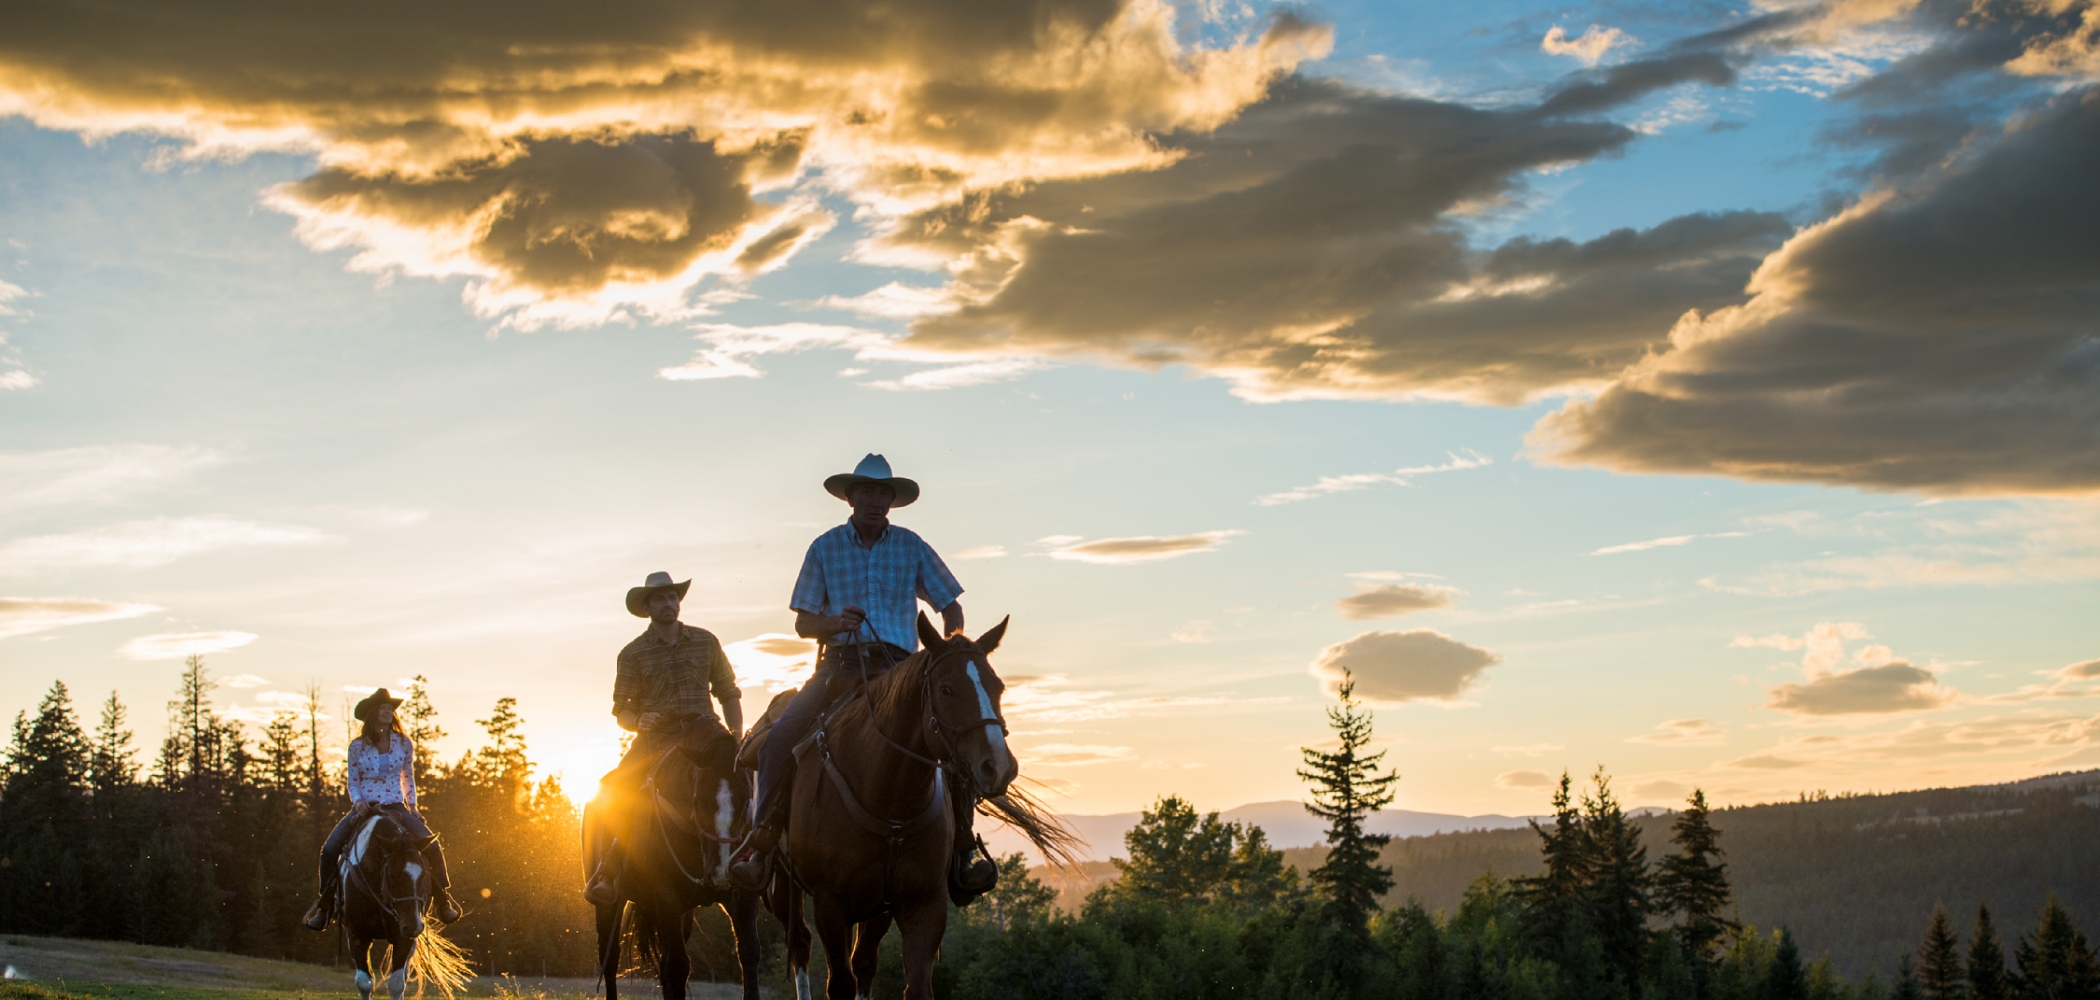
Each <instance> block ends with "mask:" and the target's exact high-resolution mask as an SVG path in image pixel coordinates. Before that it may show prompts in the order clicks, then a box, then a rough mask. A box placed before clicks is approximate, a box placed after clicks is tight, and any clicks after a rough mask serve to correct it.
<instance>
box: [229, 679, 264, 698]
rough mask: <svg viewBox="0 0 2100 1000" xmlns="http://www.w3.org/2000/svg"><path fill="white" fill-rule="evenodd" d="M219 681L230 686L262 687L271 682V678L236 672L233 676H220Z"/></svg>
mask: <svg viewBox="0 0 2100 1000" xmlns="http://www.w3.org/2000/svg"><path fill="white" fill-rule="evenodd" d="M219 683H220V684H223V685H225V686H227V687H230V688H254V687H262V686H264V685H266V684H268V683H270V679H269V678H267V677H258V676H256V675H254V674H235V675H233V676H231V677H222V678H220V679H219ZM259 697H260V696H258V698H259Z"/></svg>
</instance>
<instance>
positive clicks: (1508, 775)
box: [1495, 771, 1553, 788]
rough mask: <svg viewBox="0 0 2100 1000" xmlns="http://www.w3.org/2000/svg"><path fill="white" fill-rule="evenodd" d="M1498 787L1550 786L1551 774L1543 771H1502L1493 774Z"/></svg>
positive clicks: (1551, 783)
mask: <svg viewBox="0 0 2100 1000" xmlns="http://www.w3.org/2000/svg"><path fill="white" fill-rule="evenodd" d="M1495 785H1496V786H1497V787H1499V788H1551V787H1553V776H1552V775H1550V774H1547V773H1546V772H1544V771H1504V772H1502V773H1501V774H1498V775H1496V776H1495Z"/></svg>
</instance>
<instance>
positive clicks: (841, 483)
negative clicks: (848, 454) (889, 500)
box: [824, 452, 919, 507]
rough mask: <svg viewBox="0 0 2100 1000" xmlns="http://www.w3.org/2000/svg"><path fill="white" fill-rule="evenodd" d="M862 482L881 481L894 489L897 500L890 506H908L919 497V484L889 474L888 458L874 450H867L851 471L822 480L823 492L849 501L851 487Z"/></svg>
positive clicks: (851, 491)
mask: <svg viewBox="0 0 2100 1000" xmlns="http://www.w3.org/2000/svg"><path fill="white" fill-rule="evenodd" d="M862 483H881V484H882V485H884V486H887V487H889V488H890V489H893V490H896V491H897V502H896V503H893V504H891V505H890V506H892V507H909V506H911V502H912V501H914V500H917V499H918V498H919V484H918V483H915V482H912V481H911V480H909V479H906V478H904V477H903V476H893V475H890V462H889V459H886V458H883V457H882V456H881V455H877V454H875V453H874V452H869V453H868V457H866V458H863V459H861V460H860V464H859V465H856V466H854V467H853V471H852V472H841V473H839V474H838V475H836V476H832V477H831V478H829V479H826V480H824V492H826V493H829V494H831V495H832V496H835V497H838V498H839V499H841V500H846V501H848V502H851V499H850V498H851V495H852V493H853V488H854V487H855V486H859V485H860V484H862Z"/></svg>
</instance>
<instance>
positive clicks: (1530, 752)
mask: <svg viewBox="0 0 2100 1000" xmlns="http://www.w3.org/2000/svg"><path fill="white" fill-rule="evenodd" d="M1489 749H1491V750H1493V751H1494V752H1495V753H1498V754H1501V755H1502V756H1504V757H1543V756H1545V755H1546V754H1549V753H1559V752H1560V751H1562V750H1566V749H1567V747H1564V746H1562V745H1560V744H1558V743H1527V744H1525V745H1523V746H1520V747H1490V748H1489Z"/></svg>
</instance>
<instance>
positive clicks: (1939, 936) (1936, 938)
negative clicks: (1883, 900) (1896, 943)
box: [1918, 906, 1968, 1000]
mask: <svg viewBox="0 0 2100 1000" xmlns="http://www.w3.org/2000/svg"><path fill="white" fill-rule="evenodd" d="M1964 979H1965V977H1964V975H1963V972H1962V966H1961V939H1960V936H1959V935H1957V934H1956V933H1955V932H1954V922H1953V921H1951V920H1948V919H1947V908H1946V907H1945V906H1935V907H1933V908H1932V923H1931V924H1929V925H1927V926H1926V928H1925V941H1924V943H1923V944H1921V945H1919V946H1918V985H1919V986H1920V987H1922V988H1923V989H1924V990H1925V996H1926V997H1928V998H1929V1000H1965V998H1966V997H1967V996H1968V987H1967V984H1966V983H1965V982H1964Z"/></svg>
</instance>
